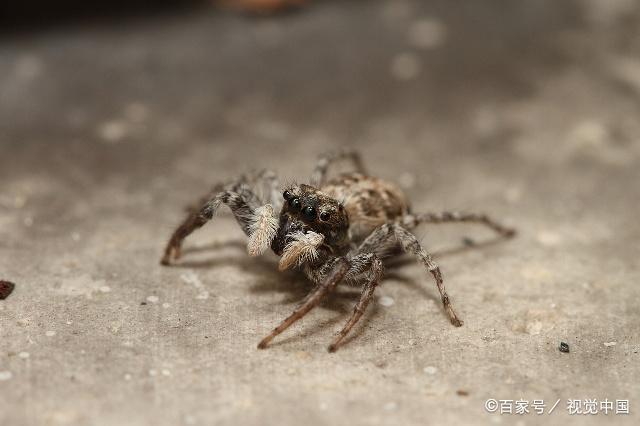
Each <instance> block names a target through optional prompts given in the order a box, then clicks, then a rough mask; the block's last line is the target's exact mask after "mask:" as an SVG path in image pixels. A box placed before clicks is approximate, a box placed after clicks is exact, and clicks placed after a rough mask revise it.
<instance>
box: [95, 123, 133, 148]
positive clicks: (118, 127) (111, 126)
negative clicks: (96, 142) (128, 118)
mask: <svg viewBox="0 0 640 426" xmlns="http://www.w3.org/2000/svg"><path fill="white" fill-rule="evenodd" d="M127 132H128V130H127V125H126V123H124V122H123V121H119V120H113V121H107V122H106V123H103V124H102V125H101V126H100V128H99V129H98V134H99V135H100V137H101V138H102V139H103V140H104V141H105V142H106V143H110V144H114V143H118V142H120V141H122V139H124V137H125V136H126V135H127Z"/></svg>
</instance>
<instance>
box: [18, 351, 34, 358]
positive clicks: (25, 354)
mask: <svg viewBox="0 0 640 426" xmlns="http://www.w3.org/2000/svg"><path fill="white" fill-rule="evenodd" d="M30 356H31V355H30V354H29V352H20V353H19V354H18V357H19V358H22V359H28V358H29V357H30Z"/></svg>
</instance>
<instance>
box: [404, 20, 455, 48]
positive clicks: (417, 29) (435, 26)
mask: <svg viewBox="0 0 640 426" xmlns="http://www.w3.org/2000/svg"><path fill="white" fill-rule="evenodd" d="M446 35H447V28H446V26H445V25H444V24H443V23H442V22H440V21H439V20H437V19H433V18H426V19H420V20H418V21H415V22H413V23H412V24H411V25H410V26H409V34H408V36H409V43H411V44H412V45H413V46H415V47H418V48H421V49H433V48H434V47H438V46H440V45H442V43H443V42H444V41H445V39H446Z"/></svg>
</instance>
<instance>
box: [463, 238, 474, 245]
mask: <svg viewBox="0 0 640 426" xmlns="http://www.w3.org/2000/svg"><path fill="white" fill-rule="evenodd" d="M462 244H464V245H465V246H466V247H474V246H475V245H476V242H475V241H473V239H471V238H469V237H464V238H463V239H462Z"/></svg>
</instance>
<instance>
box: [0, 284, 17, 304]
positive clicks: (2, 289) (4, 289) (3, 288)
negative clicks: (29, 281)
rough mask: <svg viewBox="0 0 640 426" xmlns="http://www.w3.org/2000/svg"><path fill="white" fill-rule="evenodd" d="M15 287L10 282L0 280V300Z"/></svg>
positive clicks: (7, 295)
mask: <svg viewBox="0 0 640 426" xmlns="http://www.w3.org/2000/svg"><path fill="white" fill-rule="evenodd" d="M14 288H16V285H15V284H14V283H12V282H10V281H5V280H0V300H4V299H6V298H7V297H9V295H10V294H11V293H12V292H13V289H14Z"/></svg>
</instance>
